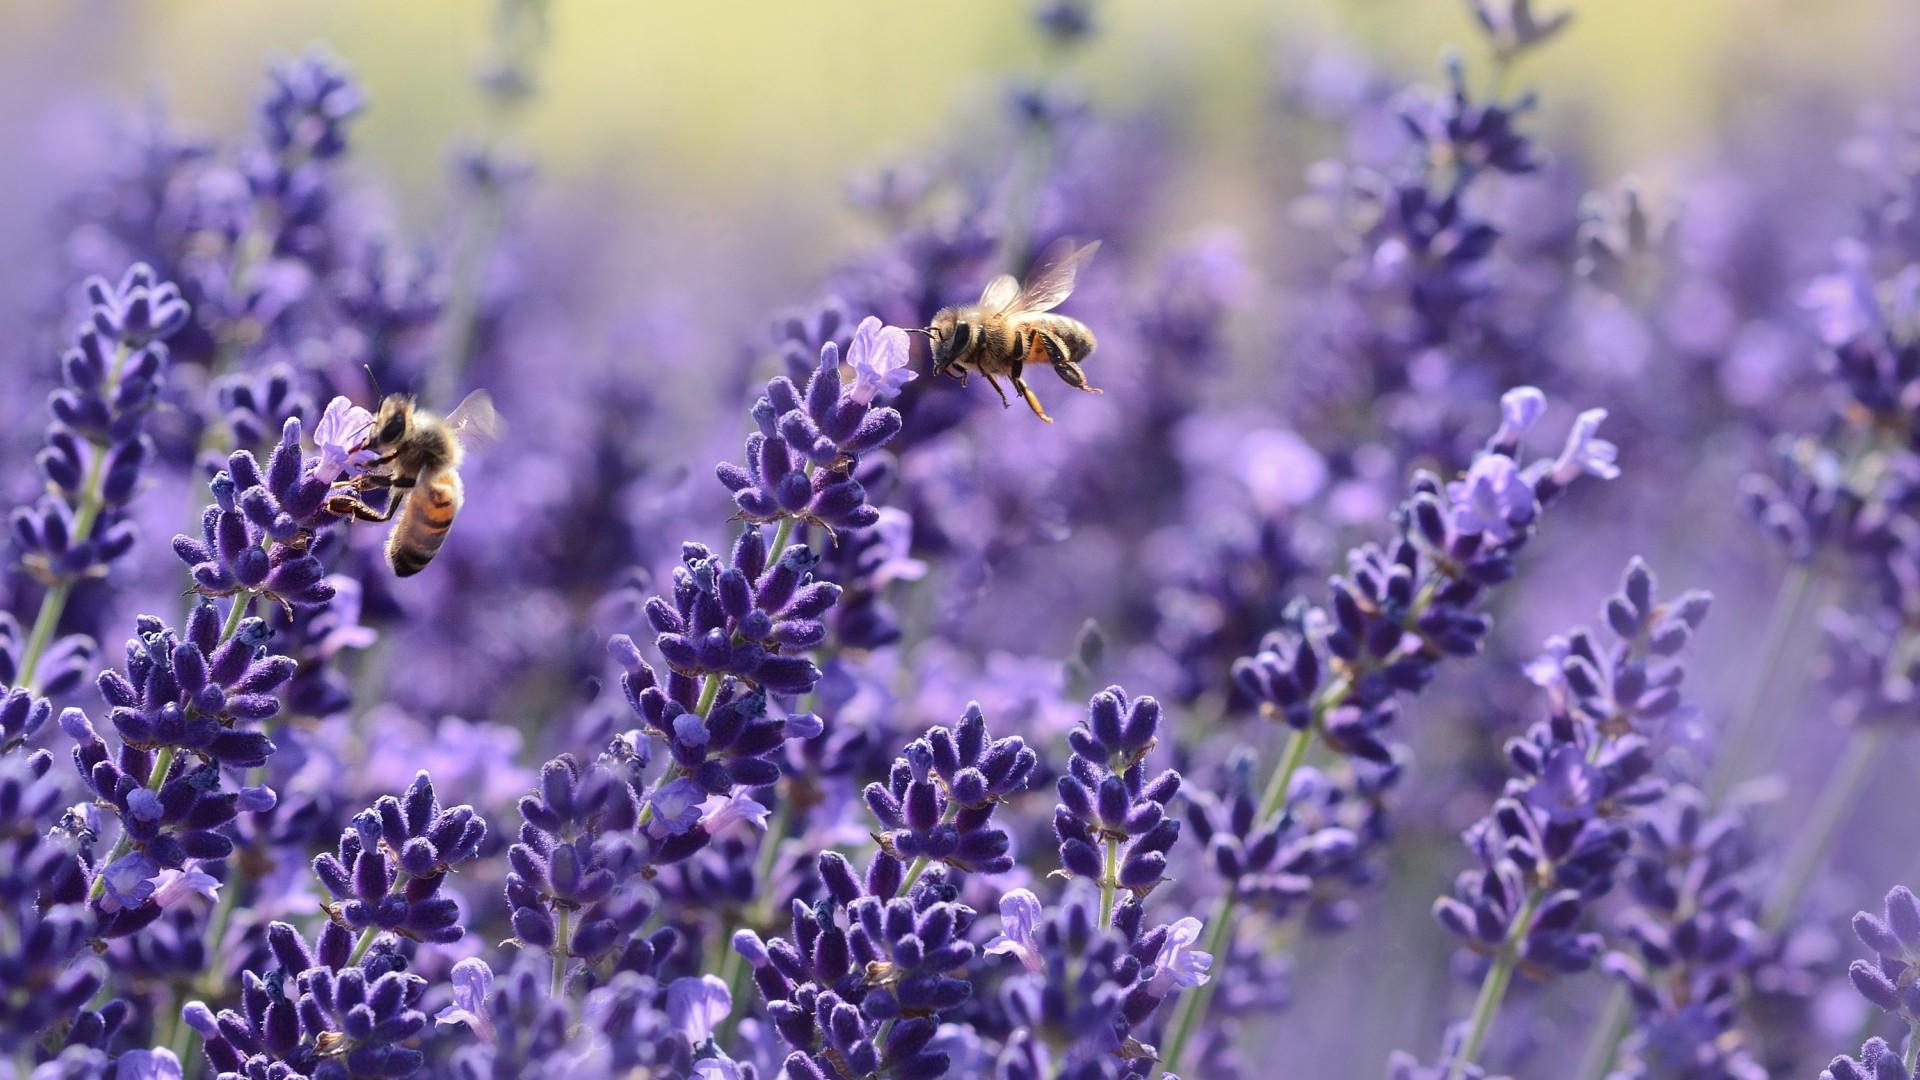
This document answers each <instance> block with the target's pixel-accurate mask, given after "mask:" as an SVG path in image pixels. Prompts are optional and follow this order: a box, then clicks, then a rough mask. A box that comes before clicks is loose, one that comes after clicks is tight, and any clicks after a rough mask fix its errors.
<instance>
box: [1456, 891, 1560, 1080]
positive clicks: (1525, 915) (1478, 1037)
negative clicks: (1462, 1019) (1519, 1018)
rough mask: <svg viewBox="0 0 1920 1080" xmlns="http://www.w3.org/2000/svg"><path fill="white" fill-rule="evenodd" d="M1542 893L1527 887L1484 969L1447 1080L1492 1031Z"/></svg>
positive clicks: (1463, 1070) (1461, 1071) (1469, 1062)
mask: <svg viewBox="0 0 1920 1080" xmlns="http://www.w3.org/2000/svg"><path fill="white" fill-rule="evenodd" d="M1542 895H1544V894H1543V893H1542V891H1541V890H1540V889H1537V888H1535V889H1529V890H1527V899H1526V902H1525V903H1523V904H1521V905H1520V913H1519V914H1518V915H1516V916H1514V919H1513V926H1512V927H1511V928H1509V929H1508V930H1507V940H1506V941H1505V942H1504V943H1503V944H1502V945H1501V946H1500V952H1499V955H1497V956H1495V957H1494V958H1493V966H1492V967H1490V968H1488V969H1487V977H1486V978H1485V979H1484V980H1482V981H1481V983H1480V997H1479V998H1478V999H1477V1000H1475V1001H1474V1003H1473V1017H1472V1019H1471V1020H1470V1021H1469V1022H1468V1025H1467V1041H1466V1042H1465V1043H1463V1044H1461V1046H1460V1053H1459V1054H1457V1055H1455V1057H1454V1059H1453V1064H1452V1065H1450V1066H1448V1068H1447V1080H1460V1078H1461V1077H1463V1076H1465V1075H1466V1073H1467V1066H1469V1065H1472V1064H1473V1062H1474V1059H1475V1058H1477V1057H1479V1056H1480V1048H1481V1047H1482V1046H1485V1045H1486V1042H1487V1033H1488V1032H1490V1031H1492V1030H1493V1018H1494V1017H1495V1016H1496V1015H1498V1014H1499V1012H1500V1002H1501V1001H1502V1000H1504V999H1505V998H1506V996H1507V986H1508V984H1510V983H1512V982H1513V969H1514V966H1515V965H1516V964H1518V963H1519V962H1520V943H1521V942H1522V941H1525V940H1526V937H1527V931H1529V930H1531V929H1532V928H1533V917H1534V914H1535V913H1536V912H1538V911H1539V910H1540V898H1541V896H1542Z"/></svg>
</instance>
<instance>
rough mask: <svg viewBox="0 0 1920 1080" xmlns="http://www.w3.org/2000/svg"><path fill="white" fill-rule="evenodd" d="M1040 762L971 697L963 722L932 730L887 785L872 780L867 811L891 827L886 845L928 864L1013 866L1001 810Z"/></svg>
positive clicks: (988, 869) (974, 868)
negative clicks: (994, 726)
mask: <svg viewBox="0 0 1920 1080" xmlns="http://www.w3.org/2000/svg"><path fill="white" fill-rule="evenodd" d="M1038 763H1039V758H1038V756H1037V755H1035V754H1034V752H1033V751H1032V750H1031V749H1029V748H1028V747H1027V745H1026V741H1025V740H1023V739H1021V738H1020V737H1019V736H1017V735H1015V736H1010V737H1007V738H1003V739H995V738H993V737H992V736H991V735H990V734H989V733H988V732H987V719H986V715H985V714H984V713H982V712H981V711H980V704H979V703H978V702H969V703H968V705H967V711H966V715H964V716H962V717H961V718H960V724H959V726H958V727H953V728H948V727H932V728H928V729H927V733H926V734H925V735H924V736H922V737H920V738H918V739H915V740H914V741H913V742H911V743H908V744H907V747H906V749H905V751H903V752H902V754H901V755H900V757H898V758H896V759H894V762H893V768H892V770H891V771H890V772H889V774H888V777H887V782H886V783H885V784H878V783H875V784H868V785H867V788H866V791H865V792H864V795H865V799H866V803H867V809H868V810H869V811H871V812H872V813H873V816H874V817H875V818H876V819H877V820H878V821H879V822H880V825H881V826H882V828H883V829H884V831H883V832H881V833H880V834H879V836H878V839H879V843H880V850H882V851H884V852H886V853H887V854H888V855H889V856H892V857H893V858H896V859H905V860H914V861H915V863H916V865H917V866H921V867H924V866H925V865H926V864H927V863H928V862H942V863H945V864H947V865H948V866H951V867H953V868H954V869H956V870H965V871H970V872H975V873H986V874H997V873H1004V872H1006V871H1007V870H1010V869H1012V868H1013V856H1012V854H1011V850H1012V841H1011V840H1010V838H1009V837H1008V836H1007V833H1006V831H1005V830H1004V829H1003V828H1001V827H999V826H997V825H995V824H994V822H993V812H994V810H995V809H996V808H997V807H998V806H999V805H1000V803H1001V802H1002V800H1004V799H1006V798H1007V797H1008V796H1010V795H1012V794H1014V793H1015V792H1018V791H1020V790H1022V789H1024V788H1025V787H1026V786H1027V782H1028V781H1029V780H1030V779H1031V778H1032V776H1033V771H1034V767H1035V766H1036V765H1037V764H1038ZM912 876H913V875H912V874H909V877H910V878H911V877H912Z"/></svg>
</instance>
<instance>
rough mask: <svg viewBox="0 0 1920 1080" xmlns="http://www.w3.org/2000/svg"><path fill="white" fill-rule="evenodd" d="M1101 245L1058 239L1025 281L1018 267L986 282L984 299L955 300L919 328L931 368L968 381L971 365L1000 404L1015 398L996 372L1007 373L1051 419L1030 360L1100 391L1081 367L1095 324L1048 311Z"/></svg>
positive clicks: (1039, 412) (1044, 417) (1069, 381)
mask: <svg viewBox="0 0 1920 1080" xmlns="http://www.w3.org/2000/svg"><path fill="white" fill-rule="evenodd" d="M1098 250H1100V242H1099V241H1098V240H1096V241H1094V242H1093V243H1091V244H1088V245H1087V246H1086V247H1082V248H1076V247H1075V246H1074V242H1073V241H1072V240H1071V239H1061V240H1057V241H1055V242H1054V243H1053V244H1052V246H1050V247H1048V248H1047V250H1046V251H1045V252H1044V253H1043V254H1042V255H1041V256H1040V260H1039V261H1038V262H1037V263H1035V264H1034V267H1033V271H1032V272H1031V273H1030V274H1028V275H1027V283H1026V285H1025V286H1022V285H1021V284H1020V282H1019V281H1017V280H1015V279H1014V277H1013V275H1012V274H1002V275H1000V276H999V277H997V278H994V279H993V280H992V281H990V282H988V283H987V288H986V290H985V291H984V292H982V293H981V294H980V302H979V303H977V304H968V305H966V306H965V307H950V308H946V309H944V310H942V311H941V312H940V313H939V314H938V315H935V316H934V317H933V325H932V326H929V327H927V328H926V329H925V330H921V331H918V332H919V333H922V334H925V335H926V336H927V340H928V342H929V343H930V344H931V346H932V351H933V373H934V374H935V375H950V376H952V377H954V378H956V379H959V380H960V385H962V386H965V385H966V383H967V375H968V373H969V372H974V371H977V372H979V373H980V374H982V375H984V376H986V379H987V382H988V383H989V384H991V385H992V387H993V389H994V392H995V393H997V394H999V395H1000V404H1002V405H1008V406H1011V404H1012V403H1011V402H1009V401H1008V400H1007V392H1006V391H1005V390H1004V389H1002V388H1001V386H1000V382H999V380H998V379H996V378H995V376H997V375H1005V376H1006V377H1007V378H1008V379H1010V380H1011V381H1012V382H1013V388H1014V389H1015V390H1017V391H1019V392H1020V396H1021V397H1022V398H1025V399H1026V402H1027V406H1028V407H1029V408H1031V409H1032V410H1033V415H1035V416H1038V417H1039V418H1040V419H1042V420H1045V421H1046V422H1047V423H1049V424H1051V423H1053V417H1051V416H1048V415H1047V410H1045V409H1043V408H1041V407H1040V399H1039V398H1037V397H1035V396H1034V393H1033V388H1032V387H1030V386H1028V385H1027V380H1026V376H1025V372H1026V369H1027V367H1028V366H1029V365H1035V364H1042V363H1045V364H1050V365H1052V367H1053V373H1054V374H1055V375H1058V376H1060V379H1061V381H1063V382H1065V383H1066V384H1067V385H1068V386H1071V387H1073V388H1074V389H1075V390H1084V391H1086V392H1087V393H1089V394H1098V393H1100V390H1099V388H1098V387H1095V386H1092V385H1090V384H1088V382H1087V373H1086V372H1084V371H1082V370H1081V369H1080V364H1081V361H1083V360H1085V359H1086V358H1087V356H1088V355H1089V354H1091V353H1092V352H1093V349H1094V344H1095V342H1094V339H1093V331H1091V330H1089V329H1087V327H1086V324H1085V323H1082V322H1081V321H1080V320H1078V319H1071V318H1068V317H1067V316H1065V315H1054V314H1050V312H1052V311H1053V309H1054V308H1056V307H1058V306H1060V302H1061V301H1063V300H1065V299H1066V298H1067V296H1068V295H1069V294H1071V293H1072V292H1073V281H1074V278H1076V277H1078V276H1079V274H1080V268H1081V267H1083V266H1085V265H1086V264H1087V260H1089V259H1091V258H1093V253H1094V252H1096V251H1098Z"/></svg>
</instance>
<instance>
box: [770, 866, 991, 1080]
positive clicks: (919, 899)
mask: <svg viewBox="0 0 1920 1080" xmlns="http://www.w3.org/2000/svg"><path fill="white" fill-rule="evenodd" d="M819 873H820V878H821V880H822V882H823V883H824V884H825V886H826V890H827V895H826V897H825V898H824V899H822V900H821V902H820V903H819V904H818V905H816V906H815V907H809V906H807V905H806V904H803V903H800V902H798V901H796V902H795V903H794V905H793V929H792V936H791V938H775V939H773V940H772V941H762V940H761V939H760V937H759V935H757V934H755V933H753V932H752V931H750V930H743V931H740V932H739V933H738V934H736V935H735V936H734V939H733V947H734V949H735V950H736V951H738V952H739V953H740V955H742V956H743V957H745V958H746V960H747V962H748V963H749V964H750V965H752V968H753V973H754V982H755V983H756V984H757V985H758V986H759V987H760V990H761V993H763V994H764V995H765V996H766V999H767V1009H768V1015H769V1017H770V1019H771V1020H772V1023H773V1026H774V1028H775V1030H777V1031H778V1032H779V1033H780V1035H781V1037H782V1038H784V1039H785V1040H786V1041H787V1043H788V1044H789V1045H791V1046H793V1047H794V1048H795V1052H794V1053H793V1054H791V1055H790V1056H789V1057H788V1058H787V1060H786V1069H787V1073H788V1075H789V1076H792V1077H805V1078H807V1080H829V1078H832V1077H836V1076H846V1075H848V1074H849V1073H851V1074H853V1075H861V1076H864V1075H868V1074H871V1073H875V1072H877V1071H880V1070H883V1069H884V1070H886V1071H888V1072H889V1073H890V1074H892V1075H899V1076H910V1077H917V1078H922V1080H929V1078H932V1077H937V1076H943V1075H945V1074H946V1071H947V1067H948V1064H949V1059H948V1057H947V1056H946V1055H945V1054H941V1053H938V1052H936V1051H933V1050H931V1049H930V1048H929V1045H928V1044H929V1043H930V1042H931V1041H932V1039H933V1036H934V1034H935V1031H936V1023H935V1019H936V1017H937V1016H938V1015H939V1014H940V1013H941V1012H946V1011H951V1010H953V1009H956V1008H958V1007H959V1006H961V1005H962V1004H964V1003H965V1002H966V1000H967V999H968V997H969V996H970V995H971V992H972V987H971V985H970V984H969V982H968V981H967V980H966V979H962V978H957V977H955V976H954V975H953V974H951V972H953V971H955V970H957V969H962V968H964V967H965V966H966V965H967V964H968V963H969V962H970V961H971V960H972V959H973V957H974V947H973V946H972V945H971V944H969V943H968V942H967V941H966V940H965V938H966V934H967V931H968V929H969V927H971V925H972V923H973V919H974V912H973V909H972V908H969V907H967V906H966V905H964V904H960V903H956V902H953V901H950V900H947V899H944V897H945V896H946V895H948V894H949V892H950V886H949V885H948V884H947V880H946V872H945V870H944V868H939V867H936V868H934V869H932V870H929V871H927V872H926V873H925V874H924V875H923V876H921V877H920V878H919V880H918V881H917V882H915V883H914V884H912V885H911V886H909V887H908V891H907V895H906V896H904V897H903V896H896V895H895V894H896V892H898V890H899V889H900V887H901V880H902V877H903V868H902V866H901V863H900V862H899V860H897V859H895V858H893V857H892V856H891V855H888V854H886V853H884V852H882V853H881V854H879V855H877V856H876V857H875V859H874V862H873V864H872V865H871V866H870V867H869V868H868V871H867V875H866V880H865V882H864V883H863V882H861V881H859V880H857V879H856V878H855V876H854V873H853V868H852V866H851V865H850V864H848V863H847V861H846V860H845V859H844V858H842V857H841V856H839V855H837V854H834V853H831V852H830V853H827V854H824V855H822V856H820V860H819ZM908 1011H910V1013H911V1014H910V1015H905V1016H903V1015H902V1014H903V1012H908Z"/></svg>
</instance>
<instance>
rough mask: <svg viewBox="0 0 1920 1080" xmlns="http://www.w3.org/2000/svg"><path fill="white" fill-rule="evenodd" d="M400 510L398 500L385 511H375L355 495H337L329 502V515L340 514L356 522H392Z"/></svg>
mask: <svg viewBox="0 0 1920 1080" xmlns="http://www.w3.org/2000/svg"><path fill="white" fill-rule="evenodd" d="M399 509H400V503H399V501H398V500H395V501H394V502H393V503H391V504H389V505H388V506H387V508H386V509H385V510H375V509H374V508H373V507H371V506H368V505H367V504H366V503H364V502H362V501H361V500H360V499H359V497H358V496H354V495H336V496H334V497H333V498H331V499H328V500H327V512H328V513H330V514H339V515H341V516H343V517H345V516H351V517H352V518H353V520H355V521H375V522H379V521H392V520H393V515H394V514H395V513H396V512H398V511H399Z"/></svg>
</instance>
